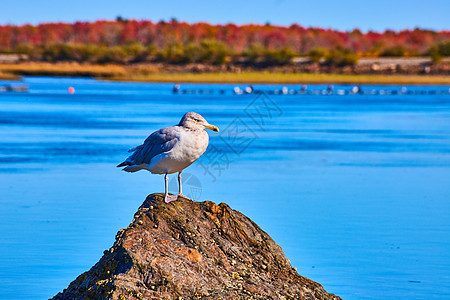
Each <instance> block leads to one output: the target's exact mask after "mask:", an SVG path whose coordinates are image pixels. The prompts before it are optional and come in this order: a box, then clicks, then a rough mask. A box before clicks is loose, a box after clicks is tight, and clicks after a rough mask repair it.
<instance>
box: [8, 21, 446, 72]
mask: <svg viewBox="0 0 450 300" xmlns="http://www.w3.org/2000/svg"><path fill="white" fill-rule="evenodd" d="M449 48H450V31H439V32H436V31H430V30H422V29H414V30H404V31H398V32H394V31H390V30H387V31H385V32H382V33H379V32H371V31H369V32H367V33H362V32H360V31H359V30H357V29H355V30H353V31H349V32H343V31H336V30H331V29H321V28H304V27H302V26H299V25H297V24H293V25H291V26H289V27H283V26H274V25H270V24H265V25H255V24H250V25H242V26H237V25H235V24H226V25H211V24H208V23H194V24H188V23H185V22H178V21H177V20H171V21H170V22H164V21H160V22H158V23H153V22H150V21H136V20H124V19H122V18H118V19H117V20H116V21H97V22H76V23H73V24H66V23H51V24H40V25H36V26H33V25H23V26H12V25H4V26H0V52H4V53H5V52H10V53H23V54H27V55H29V57H30V58H31V59H34V60H43V61H51V62H56V61H78V62H91V63H110V62H112V63H130V62H147V61H162V62H166V63H176V64H183V63H192V62H201V63H211V64H224V63H246V64H252V65H261V66H269V65H282V64H287V63H289V62H291V60H292V58H293V57H295V56H309V57H310V58H311V60H313V61H316V62H321V63H325V64H330V65H348V64H354V63H356V62H357V60H358V57H377V56H399V57H400V56H419V55H430V56H431V57H432V58H433V60H435V61H436V62H438V61H440V60H441V59H442V57H444V56H449V55H450V53H449Z"/></svg>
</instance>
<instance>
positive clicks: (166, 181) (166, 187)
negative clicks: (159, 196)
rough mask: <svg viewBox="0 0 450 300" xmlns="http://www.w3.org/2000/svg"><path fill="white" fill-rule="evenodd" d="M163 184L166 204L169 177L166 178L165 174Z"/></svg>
mask: <svg viewBox="0 0 450 300" xmlns="http://www.w3.org/2000/svg"><path fill="white" fill-rule="evenodd" d="M164 182H165V191H164V202H166V203H168V202H167V196H169V176H167V172H166V175H164Z"/></svg>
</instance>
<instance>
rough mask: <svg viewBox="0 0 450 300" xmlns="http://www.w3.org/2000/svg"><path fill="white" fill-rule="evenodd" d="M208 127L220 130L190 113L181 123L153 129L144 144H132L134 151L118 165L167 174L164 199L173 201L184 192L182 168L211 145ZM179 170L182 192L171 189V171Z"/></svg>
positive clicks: (126, 168) (128, 170)
mask: <svg viewBox="0 0 450 300" xmlns="http://www.w3.org/2000/svg"><path fill="white" fill-rule="evenodd" d="M204 129H211V130H213V131H216V132H219V128H217V126H214V125H211V124H209V123H208V122H207V121H206V120H205V118H203V117H202V116H201V115H199V114H197V113H195V112H188V113H186V114H185V115H184V116H183V118H181V121H180V123H179V124H178V125H175V126H172V127H166V128H163V129H160V130H158V131H155V132H153V133H152V134H151V135H150V136H149V137H148V138H147V139H146V140H145V141H144V143H143V144H142V145H140V146H137V147H134V148H131V149H130V150H128V152H132V154H131V155H130V156H129V157H128V158H127V159H126V160H125V161H124V162H123V163H121V164H119V165H118V166H117V167H125V168H123V170H124V171H127V172H136V171H139V170H147V171H149V172H150V173H152V174H165V176H164V180H165V193H164V202H166V203H169V202H171V201H174V200H176V199H177V198H178V196H181V197H184V198H187V197H185V196H183V193H182V189H181V172H182V171H183V170H184V169H185V168H187V167H189V166H190V165H191V164H192V163H193V162H194V161H196V160H197V159H198V158H199V157H200V156H201V155H202V154H203V153H204V152H205V151H206V148H207V147H208V142H209V136H208V133H206V131H205V130H204ZM176 172H178V186H179V190H178V196H175V195H169V193H168V182H169V179H168V174H173V173H176Z"/></svg>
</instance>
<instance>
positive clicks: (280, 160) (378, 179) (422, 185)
mask: <svg viewBox="0 0 450 300" xmlns="http://www.w3.org/2000/svg"><path fill="white" fill-rule="evenodd" d="M6 83H10V82H6V81H0V86H1V85H4V84H6ZM13 84H14V83H13ZM16 84H17V83H16ZM21 84H25V85H27V86H29V88H30V91H29V92H27V93H6V92H4V93H0V188H1V196H0V233H1V234H0V299H46V298H49V297H52V296H53V295H55V294H56V293H57V292H59V291H61V290H62V289H63V288H65V287H67V285H68V284H69V283H70V282H71V281H72V280H74V279H75V278H76V277H77V276H78V275H79V274H81V273H82V272H84V271H87V270H88V269H89V268H90V267H91V266H92V265H93V264H95V263H96V262H97V261H98V259H99V258H100V257H101V256H102V253H103V250H105V249H108V248H109V247H110V246H111V245H112V243H113V241H114V236H115V234H116V232H117V231H118V230H119V229H121V228H123V227H126V226H127V225H128V224H129V223H130V221H131V220H132V218H133V213H134V212H135V211H136V210H137V208H138V207H139V205H140V204H141V203H142V202H143V200H144V199H145V197H146V196H147V195H148V194H149V193H153V192H163V189H164V183H163V177H162V176H159V175H151V174H149V173H148V172H138V173H134V174H128V173H125V172H122V171H120V170H119V169H118V168H116V167H115V166H116V165H117V164H118V163H120V162H121V161H122V160H123V159H124V158H126V156H127V154H128V153H127V152H126V150H127V149H129V148H131V147H133V146H136V145H139V144H140V143H141V142H142V141H143V140H144V139H145V138H146V137H147V135H148V134H150V133H151V132H153V131H154V130H156V129H159V128H161V127H165V126H169V125H174V124H176V123H178V121H179V119H180V117H181V116H182V115H183V114H184V113H185V112H187V111H196V112H198V113H201V114H202V115H203V116H204V117H205V118H206V119H207V120H208V121H209V122H210V123H211V124H214V125H217V126H218V127H219V128H220V129H221V132H220V133H215V132H211V131H210V132H209V135H210V148H209V150H208V151H207V153H205V155H204V156H203V157H202V158H201V159H199V161H197V162H196V163H194V164H193V165H192V166H191V167H189V168H188V169H186V170H185V173H186V174H185V179H186V182H185V192H186V193H187V194H189V195H191V197H192V198H194V199H196V200H198V201H203V200H211V201H214V202H216V203H220V202H226V203H228V204H229V205H230V206H231V207H232V208H234V209H237V210H239V211H241V212H243V213H244V214H246V215H247V216H249V217H250V218H252V219H253V220H254V221H255V222H256V223H258V224H259V225H260V226H261V227H262V228H263V229H264V230H265V231H267V232H268V233H269V234H270V235H271V236H272V238H273V239H274V240H275V241H276V242H277V243H279V244H280V245H281V246H282V248H283V250H284V251H285V253H286V255H287V257H288V258H289V259H290V260H291V263H292V265H293V266H294V267H297V268H298V272H299V273H300V274H301V275H304V276H307V277H309V278H311V279H313V280H315V281H317V282H319V283H321V284H323V285H324V287H325V289H326V290H327V291H329V292H332V293H335V294H337V295H339V296H341V297H343V298H344V299H449V298H450V202H449V200H450V96H449V95H448V94H447V95H445V94H438V95H428V94H421V95H415V94H413V95H408V94H405V95H403V94H397V95H265V94H262V95H259V96H257V95H254V94H253V95H234V94H232V93H231V91H232V88H233V86H232V85H218V84H208V85H207V84H190V85H182V88H186V89H210V90H212V91H213V93H212V94H205V95H197V94H182V95H174V94H172V92H171V88H172V85H171V84H159V83H158V84H152V83H119V82H102V81H96V80H93V79H78V78H44V77H40V78H39V77H35V78H33V77H26V78H24V81H23V82H22V83H21ZM69 86H73V87H74V88H75V90H76V92H75V94H73V95H70V94H68V93H67V88H68V87H69ZM242 87H243V86H242ZM255 88H257V89H260V90H264V91H269V90H273V89H280V88H281V86H275V85H273V86H271V85H260V86H255ZM289 88H296V89H299V88H300V87H299V86H289ZM308 88H309V89H316V90H320V89H326V86H319V85H317V86H309V87H308ZM335 88H336V89H346V90H349V89H350V88H351V87H350V86H336V87H335ZM363 88H364V89H400V87H395V86H391V87H383V86H370V87H363ZM407 88H408V90H434V91H436V90H438V91H445V90H448V88H449V87H448V86H426V87H421V86H414V87H413V86H411V87H407ZM220 90H224V91H225V93H224V94H220V93H219V91H220ZM174 177H175V176H174V175H172V178H174ZM174 184H175V179H172V181H171V190H174V191H176V185H174Z"/></svg>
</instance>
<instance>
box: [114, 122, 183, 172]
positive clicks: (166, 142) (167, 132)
mask: <svg viewBox="0 0 450 300" xmlns="http://www.w3.org/2000/svg"><path fill="white" fill-rule="evenodd" d="M178 138H179V134H178V126H173V127H167V128H163V129H160V130H158V131H155V132H154V133H152V134H151V135H150V136H149V137H148V138H147V139H146V140H145V141H144V143H143V144H142V145H140V146H137V147H134V148H132V149H130V150H129V151H130V152H133V154H131V155H130V156H129V157H128V158H127V159H126V160H125V161H124V162H123V163H121V164H119V165H118V166H117V167H124V166H128V167H127V168H125V169H124V170H125V171H131V172H133V171H137V170H139V169H141V168H139V167H138V166H140V165H148V164H150V161H151V160H152V158H153V157H155V156H157V155H159V154H161V153H164V152H168V151H170V150H172V148H173V147H175V145H176V143H177V142H178ZM134 167H136V168H134Z"/></svg>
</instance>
